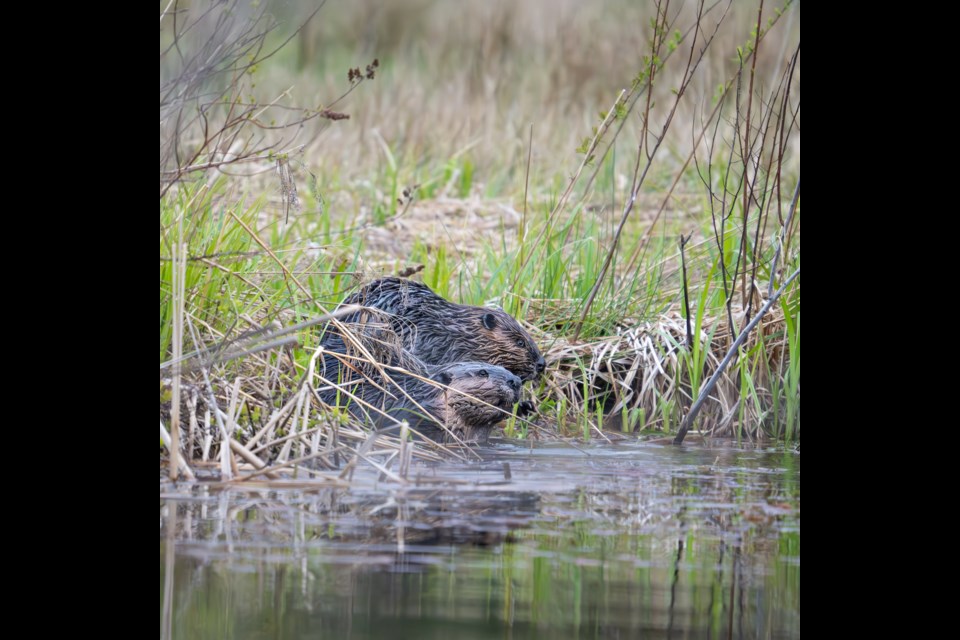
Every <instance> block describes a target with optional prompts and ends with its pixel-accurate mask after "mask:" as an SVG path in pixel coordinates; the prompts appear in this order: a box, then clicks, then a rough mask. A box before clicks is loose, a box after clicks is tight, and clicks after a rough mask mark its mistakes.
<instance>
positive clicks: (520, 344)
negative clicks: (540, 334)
mask: <svg viewBox="0 0 960 640" xmlns="http://www.w3.org/2000/svg"><path fill="white" fill-rule="evenodd" d="M517 346H518V347H525V346H527V343H526V342H524V341H523V338H517Z"/></svg>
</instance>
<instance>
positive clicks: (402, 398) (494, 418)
mask: <svg viewBox="0 0 960 640" xmlns="http://www.w3.org/2000/svg"><path fill="white" fill-rule="evenodd" d="M409 364H415V363H412V362H408V365H409ZM383 371H384V372H386V376H384V375H383V374H382V373H375V374H373V375H370V372H366V375H367V376H368V377H366V378H364V379H363V380H362V381H361V380H357V379H354V380H353V382H351V383H348V384H346V385H342V384H341V388H343V389H345V390H347V391H349V392H350V394H351V395H353V396H355V398H356V399H351V400H350V401H348V402H346V406H347V409H348V410H349V411H350V413H351V415H353V416H354V417H356V418H358V419H360V420H364V421H366V422H369V423H372V424H373V425H375V426H377V427H379V428H382V429H387V428H390V427H392V426H395V425H396V422H395V421H399V420H406V421H407V422H408V423H409V425H410V426H411V428H413V429H415V430H416V431H417V433H419V434H420V435H422V436H424V437H426V438H430V439H432V440H436V441H438V442H456V441H457V440H458V439H459V440H461V441H463V442H486V440H487V438H488V437H489V435H490V431H491V430H492V429H493V427H494V425H496V424H497V423H498V422H500V421H501V420H503V419H504V418H505V417H506V416H507V415H508V414H509V413H510V412H511V410H512V409H513V405H515V404H516V403H517V402H519V401H520V385H521V381H520V378H518V377H517V376H515V375H513V374H512V373H510V372H509V371H507V370H506V369H504V368H503V367H498V366H496V365H492V364H488V363H485V362H457V363H453V364H446V365H441V366H438V367H429V368H427V367H425V368H417V367H414V371H412V372H410V373H408V372H406V371H398V370H395V368H394V367H385V368H384V369H383ZM440 385H444V386H440ZM337 394H338V390H337V389H336V388H333V387H330V388H326V389H324V390H323V391H322V392H321V397H322V398H323V400H324V401H325V402H327V403H329V404H335V403H336V402H337V400H340V401H341V402H340V403H341V404H343V403H344V402H343V401H344V397H345V396H344V395H340V396H339V397H338V395H337ZM358 399H359V400H362V402H360V401H358ZM368 405H369V406H368ZM387 416H389V417H387ZM391 418H392V419H391Z"/></svg>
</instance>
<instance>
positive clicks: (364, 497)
mask: <svg viewBox="0 0 960 640" xmlns="http://www.w3.org/2000/svg"><path fill="white" fill-rule="evenodd" d="M480 453H481V455H482V457H483V460H482V461H478V462H473V463H469V464H465V463H462V462H460V463H445V464H442V465H426V464H421V465H419V466H415V468H414V470H413V471H412V473H411V477H414V476H417V477H418V478H419V480H418V482H416V483H413V482H411V484H410V485H408V486H405V487H402V486H399V485H397V484H396V483H392V482H391V483H383V482H379V481H378V479H377V477H376V475H375V474H374V473H373V472H372V471H363V472H361V473H360V474H359V475H358V476H357V477H356V478H355V480H354V485H355V486H353V487H351V488H350V489H343V488H332V487H329V486H311V485H309V484H308V483H300V484H298V485H296V486H295V487H294V488H289V489H281V490H274V489H272V488H269V487H268V486H267V485H262V486H259V487H248V488H244V487H231V488H229V489H218V488H212V487H210V486H209V485H207V486H194V487H188V486H186V485H184V486H179V487H173V486H165V485H161V499H160V609H161V611H160V618H161V622H160V626H161V636H164V635H167V636H169V637H174V638H307V637H310V638H317V637H330V638H380V637H385V638H418V639H424V640H425V639H428V638H444V639H446V638H450V637H453V638H457V639H458V640H459V639H470V638H550V639H551V640H557V639H559V638H755V637H762V638H789V637H799V636H800V455H799V454H798V453H793V452H789V451H782V450H780V451H776V450H756V449H753V450H744V449H736V448H731V447H698V446H684V447H672V446H657V445H650V444H646V445H644V444H630V445H591V446H586V447H581V448H580V450H577V449H574V448H571V447H569V446H566V445H558V444H555V445H550V446H539V447H537V448H535V449H533V450H530V449H527V448H521V447H517V446H515V445H512V444H495V445H493V446H490V447H487V448H484V449H482V450H480ZM364 474H366V475H364Z"/></svg>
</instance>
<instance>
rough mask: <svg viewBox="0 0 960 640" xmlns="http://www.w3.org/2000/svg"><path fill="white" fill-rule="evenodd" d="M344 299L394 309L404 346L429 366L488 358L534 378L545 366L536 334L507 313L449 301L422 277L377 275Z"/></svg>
mask: <svg viewBox="0 0 960 640" xmlns="http://www.w3.org/2000/svg"><path fill="white" fill-rule="evenodd" d="M343 303H344V304H359V305H363V306H366V307H372V308H375V309H380V310H381V311H385V312H386V313H388V314H390V322H391V324H392V327H393V330H394V331H395V332H396V333H397V335H399V336H400V339H401V341H402V343H403V347H404V348H405V349H406V350H408V351H409V352H410V353H411V354H412V355H413V356H415V357H416V358H419V359H420V360H422V361H423V362H425V363H427V364H429V365H437V364H447V363H451V362H489V363H491V364H495V365H499V366H501V367H504V368H505V369H507V370H508V371H510V372H511V373H514V374H516V375H518V376H520V377H521V378H522V379H523V380H535V379H536V378H538V377H540V374H542V373H543V370H544V369H545V368H546V362H545V361H544V359H543V356H542V355H541V354H540V350H539V349H537V345H536V344H535V343H534V342H533V338H531V337H530V334H529V333H527V332H526V330H525V329H524V328H523V327H521V326H520V323H518V322H517V321H516V320H515V319H514V318H512V317H511V316H510V315H508V314H507V313H506V312H504V311H502V310H500V309H489V308H484V307H471V306H469V305H463V304H456V303H453V302H450V301H448V300H444V299H443V298H441V297H440V296H438V295H437V294H435V293H434V292H433V291H431V289H430V287H428V286H427V285H425V284H421V283H419V282H414V281H412V280H403V279H401V278H382V279H380V280H374V281H373V282H371V283H369V284H368V285H366V286H365V287H363V288H361V289H360V290H359V291H358V292H356V293H355V294H353V295H351V296H349V297H348V298H347V299H346V300H344V302H343ZM355 321H356V320H355V319H351V318H346V319H344V322H355Z"/></svg>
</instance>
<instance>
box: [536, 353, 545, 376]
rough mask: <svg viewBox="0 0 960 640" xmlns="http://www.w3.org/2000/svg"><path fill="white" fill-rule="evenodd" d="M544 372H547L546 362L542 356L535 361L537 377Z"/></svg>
mask: <svg viewBox="0 0 960 640" xmlns="http://www.w3.org/2000/svg"><path fill="white" fill-rule="evenodd" d="M546 370H547V361H546V360H544V359H543V356H540V358H539V359H537V375H538V376H540V375H542V374H543V372H544V371H546Z"/></svg>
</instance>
